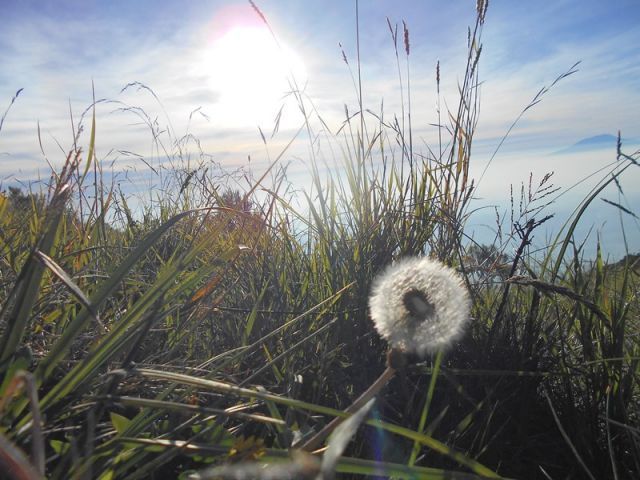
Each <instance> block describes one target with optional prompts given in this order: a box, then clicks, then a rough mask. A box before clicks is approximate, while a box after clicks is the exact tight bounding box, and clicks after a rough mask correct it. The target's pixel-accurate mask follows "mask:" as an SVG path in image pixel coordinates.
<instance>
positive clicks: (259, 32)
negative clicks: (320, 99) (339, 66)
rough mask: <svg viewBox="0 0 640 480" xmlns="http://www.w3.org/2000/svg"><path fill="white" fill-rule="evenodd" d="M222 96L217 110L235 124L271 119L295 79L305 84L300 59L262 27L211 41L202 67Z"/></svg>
mask: <svg viewBox="0 0 640 480" xmlns="http://www.w3.org/2000/svg"><path fill="white" fill-rule="evenodd" d="M200 68H201V69H202V71H201V72H200V73H201V74H204V75H205V76H206V77H208V82H209V83H208V88H211V89H212V90H213V91H214V92H215V93H216V94H217V95H219V97H218V103H217V104H216V112H217V114H218V115H219V116H220V120H223V121H224V122H225V123H227V124H229V123H230V124H231V125H232V126H239V127H240V126H248V125H253V126H255V125H256V122H264V121H267V120H269V121H272V120H273V118H274V117H275V115H276V113H277V111H278V109H279V107H280V105H281V104H282V100H283V98H284V97H285V95H286V93H287V92H289V91H291V85H290V83H289V81H290V79H291V78H295V79H296V81H297V82H299V83H300V82H301V79H302V78H303V76H304V74H305V71H304V65H303V63H302V61H301V60H300V59H299V58H298V57H297V56H296V55H295V54H294V53H293V52H292V51H291V50H290V49H288V48H287V47H286V46H284V45H282V44H278V43H277V42H276V40H275V39H274V38H273V36H272V35H271V32H270V31H269V30H268V29H267V28H266V27H262V26H238V27H233V28H231V29H229V30H228V31H227V32H226V33H225V34H223V35H222V36H220V37H218V38H216V39H214V40H212V42H211V44H210V46H209V47H208V48H207V49H206V50H205V51H204V52H203V60H202V62H201V64H200Z"/></svg>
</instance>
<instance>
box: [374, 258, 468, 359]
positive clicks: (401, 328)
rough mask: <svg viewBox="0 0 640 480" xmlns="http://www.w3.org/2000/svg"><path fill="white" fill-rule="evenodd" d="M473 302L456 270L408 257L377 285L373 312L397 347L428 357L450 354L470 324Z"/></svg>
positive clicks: (385, 273)
mask: <svg viewBox="0 0 640 480" xmlns="http://www.w3.org/2000/svg"><path fill="white" fill-rule="evenodd" d="M470 306H471V302H470V299H469V294H468V293H467V290H466V288H465V287H464V285H463V283H462V280H461V279H460V277H459V276H458V275H457V274H456V273H455V271H453V270H452V269H450V268H448V267H446V266H444V265H442V264H441V263H439V262H436V261H434V260H430V259H429V258H426V257H408V258H405V259H401V260H399V261H397V262H396V263H394V264H393V265H391V266H390V267H388V268H387V269H386V270H385V271H383V272H382V274H380V275H379V276H378V277H377V278H376V279H375V280H374V283H373V288H372V292H371V296H370V297H369V309H370V312H371V317H372V318H373V321H374V323H375V327H376V330H377V331H378V333H379V334H380V335H381V336H382V337H383V338H385V339H386V340H387V341H388V342H389V343H390V344H391V346H392V347H395V348H400V349H402V350H404V351H406V352H415V353H417V354H418V355H421V356H424V355H427V354H429V353H434V352H436V351H438V350H440V349H446V348H447V347H449V346H451V344H452V343H453V342H454V341H455V340H457V339H458V338H459V337H460V336H461V334H462V332H463V331H464V327H465V325H466V323H467V322H468V320H469V309H470Z"/></svg>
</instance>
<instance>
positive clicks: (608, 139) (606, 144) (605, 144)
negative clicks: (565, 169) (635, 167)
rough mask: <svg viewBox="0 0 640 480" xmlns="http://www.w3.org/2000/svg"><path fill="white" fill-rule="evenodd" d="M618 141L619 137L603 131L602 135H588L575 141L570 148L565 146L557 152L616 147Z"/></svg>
mask: <svg viewBox="0 0 640 480" xmlns="http://www.w3.org/2000/svg"><path fill="white" fill-rule="evenodd" d="M617 142H618V137H617V136H615V135H610V134H608V133H602V134H600V135H594V136H592V137H586V138H583V139H582V140H579V141H578V142H576V143H574V144H573V145H571V146H570V147H568V148H563V149H562V150H559V151H557V152H555V153H556V154H558V153H575V152H584V151H587V150H600V149H604V148H615V146H616V144H617Z"/></svg>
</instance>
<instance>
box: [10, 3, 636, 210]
mask: <svg viewBox="0 0 640 480" xmlns="http://www.w3.org/2000/svg"><path fill="white" fill-rule="evenodd" d="M256 4H257V5H258V7H259V8H260V9H261V10H262V12H263V13H264V14H265V15H266V17H267V18H268V20H269V22H270V25H271V27H272V28H273V31H274V32H275V34H276V36H277V38H278V40H279V42H280V48H279V49H278V48H275V47H274V46H273V45H272V39H271V38H270V37H269V36H268V35H264V31H262V28H263V25H262V23H261V21H260V19H259V18H258V16H257V15H256V14H255V12H254V11H253V10H252V9H251V7H250V5H249V4H248V2H246V1H236V2H229V1H218V0H210V1H193V2H177V1H174V2H171V1H157V0H156V1H86V0H85V1H64V0H62V1H26V0H23V1H18V0H4V1H2V2H0V18H2V29H0V53H1V54H0V110H1V111H2V112H4V109H5V108H6V106H8V105H9V102H10V101H11V98H12V97H13V95H14V94H15V92H16V91H17V90H18V89H20V88H24V90H23V91H22V93H21V95H20V96H19V97H18V99H17V100H16V102H15V104H14V105H13V106H12V107H11V110H10V111H9V113H8V115H7V118H6V119H5V122H4V125H3V129H2V131H0V182H1V183H4V184H6V183H11V182H12V181H14V180H15V179H23V180H24V179H32V178H34V177H35V176H37V175H38V173H36V172H38V171H39V172H40V174H41V175H43V176H46V173H47V171H48V165H47V161H49V162H50V163H52V164H54V165H57V164H60V162H61V161H62V160H63V158H64V156H63V152H64V151H66V150H67V149H68V148H69V147H70V146H71V145H72V142H73V135H72V133H71V114H72V116H73V122H74V124H75V125H77V123H78V122H79V120H80V116H81V114H82V112H83V111H85V110H86V108H87V107H88V106H89V105H90V104H91V101H92V86H91V85H92V82H93V83H94V85H95V93H96V98H98V99H105V100H106V101H105V102H102V103H100V104H99V105H98V107H97V111H96V113H97V121H98V131H97V154H98V158H99V159H101V160H102V161H103V162H105V165H108V167H109V168H111V169H113V170H116V171H117V170H126V169H136V170H142V169H144V165H145V164H144V162H142V161H141V160H140V157H143V158H144V159H145V161H146V162H148V163H150V164H152V165H153V164H154V162H157V163H159V162H162V155H161V153H162V152H158V150H157V148H156V146H154V143H153V141H152V138H151V134H150V132H149V129H148V128H146V127H144V126H143V125H140V119H139V117H138V116H137V115H136V112H138V110H132V109H131V108H129V109H126V108H128V107H141V108H143V109H144V111H145V112H146V113H147V114H148V115H149V118H151V119H152V120H154V119H158V125H159V126H160V127H161V128H162V129H164V130H169V132H171V134H172V135H173V138H174V139H175V138H180V137H181V136H182V135H185V134H186V133H192V134H193V135H194V136H195V137H197V138H198V139H199V140H200V142H201V143H200V147H201V148H202V149H203V150H204V151H205V152H206V153H207V154H210V155H211V156H212V158H213V159H214V160H215V161H216V162H219V163H220V164H221V165H222V166H223V167H228V168H237V167H248V168H252V167H251V166H252V165H253V168H259V165H260V164H261V162H262V163H263V164H264V163H266V161H267V156H268V155H270V156H275V155H277V153H278V152H279V149H280V148H281V147H282V146H283V145H285V144H286V143H288V141H289V140H290V139H291V138H292V136H293V134H294V132H296V131H297V129H298V128H299V126H300V122H301V117H300V114H299V112H298V111H297V107H296V104H295V102H292V101H291V99H288V100H285V101H284V103H285V104H286V107H285V109H284V111H283V115H282V119H281V121H280V125H279V126H280V130H279V132H278V134H277V135H275V136H274V138H273V139H271V140H270V142H269V149H270V150H269V151H268V152H267V151H265V147H264V145H263V143H262V140H261V138H260V134H259V131H258V127H260V128H261V129H262V130H263V132H265V134H266V135H269V134H270V132H271V131H272V129H273V126H274V118H275V116H276V114H277V112H278V110H279V108H280V106H281V105H282V104H283V100H282V95H283V92H285V91H286V89H287V84H286V81H285V80H284V73H283V72H284V71H285V70H286V71H292V72H293V73H294V75H295V77H296V80H297V82H298V84H299V86H301V87H302V86H304V88H305V93H306V95H307V98H308V99H309V101H310V102H311V101H312V102H313V106H314V107H315V109H316V111H317V113H318V114H319V115H320V116H321V117H322V119H323V120H324V121H325V122H326V124H327V126H328V127H329V128H330V129H331V130H332V131H333V132H335V131H336V130H337V129H338V127H339V126H340V123H341V122H342V120H343V119H344V105H345V104H346V105H348V107H349V110H350V111H355V110H356V105H357V98H356V93H355V89H354V86H353V82H352V77H351V75H350V73H349V69H348V68H347V66H346V65H345V64H344V62H343V61H342V53H341V49H340V47H339V44H341V45H342V48H343V49H344V52H345V54H346V55H347V57H348V60H349V63H350V65H351V66H352V68H353V67H354V66H355V64H356V59H355V54H356V46H355V7H354V4H355V3H354V2H347V1H341V0H330V1H320V0H308V1H293V0H278V1H276V0H264V1H260V0H258V1H256ZM359 13H360V39H361V62H362V76H363V90H364V103H365V106H366V107H368V108H371V109H372V110H376V111H377V110H379V108H380V103H381V101H384V109H385V115H388V116H391V115H392V114H393V113H399V111H400V104H401V101H400V89H399V82H398V73H397V70H396V63H395V56H394V50H393V46H392V43H391V40H390V34H389V30H388V27H387V23H386V22H387V18H389V20H390V21H391V22H392V24H396V23H398V24H399V25H400V31H401V29H402V21H403V20H405V21H406V22H407V25H408V28H409V32H410V42H411V53H410V56H409V65H410V71H411V77H410V78H411V91H412V98H411V104H412V120H413V125H414V126H415V129H416V136H417V137H418V138H420V139H421V140H422V141H423V142H424V144H429V145H431V144H432V142H433V141H434V138H435V131H434V129H433V128H431V127H429V126H428V125H429V123H433V122H435V121H436V110H435V102H436V96H435V65H436V62H437V61H438V60H439V61H440V63H441V73H442V93H443V98H444V100H445V103H446V104H447V105H455V104H456V103H457V98H456V92H457V81H458V80H459V79H460V77H461V75H462V74H463V70H464V63H465V55H466V41H467V26H469V25H472V23H473V21H474V15H475V2H472V1H454V2H449V1H424V0H423V1H417V0H416V1H403V2H398V1H388V0H371V1H365V0H363V1H361V2H360V4H359ZM639 25H640V2H638V1H637V0H614V1H609V2H602V1H595V0H588V1H581V0H565V1H554V2H517V1H509V0H491V1H490V4H489V11H488V15H487V19H486V23H485V26H484V31H483V37H482V39H483V54H482V59H481V66H480V78H481V80H482V82H483V84H482V87H481V111H480V121H479V124H478V129H477V132H476V136H475V140H474V142H475V143H474V145H475V150H474V153H473V156H472V158H473V162H474V170H473V171H474V172H475V173H476V174H478V175H479V173H480V172H481V171H482V170H483V168H484V166H485V165H486V162H487V161H488V159H489V158H490V157H491V155H492V153H493V152H494V150H495V148H496V147H497V145H498V142H499V141H500V138H501V137H502V136H503V135H504V133H505V132H506V130H507V129H508V127H509V125H510V124H511V123H512V121H513V120H514V119H515V118H516V116H517V115H518V114H519V112H520V111H521V110H522V109H523V108H524V107H525V106H526V105H527V103H528V102H529V101H530V99H531V98H532V97H533V96H534V95H535V93H536V92H537V91H538V90H539V89H540V88H541V87H543V86H544V85H548V84H549V83H551V82H552V81H553V80H554V79H555V78H556V77H557V76H558V75H559V74H561V73H563V72H564V71H566V70H567V69H568V68H569V67H570V66H571V65H573V64H574V63H575V62H577V61H581V64H580V66H579V72H577V73H576V74H574V75H572V76H571V77H569V78H567V79H565V80H563V81H562V82H560V83H559V84H558V85H556V86H555V87H554V88H553V90H552V91H551V92H549V94H548V95H547V96H546V98H545V99H544V101H543V102H542V103H540V104H539V105H537V106H536V107H535V108H534V109H532V110H530V111H529V112H527V114H526V115H525V116H524V118H523V119H522V121H521V122H520V123H519V124H518V126H517V127H516V128H515V129H514V131H513V132H512V133H511V135H510V137H509V139H508V140H507V142H506V143H505V144H504V146H503V148H502V149H501V151H500V152H499V154H498V155H497V156H496V157H495V159H494V160H493V164H492V166H491V167H490V169H489V170H488V171H487V174H486V177H485V178H484V179H483V183H482V186H481V189H480V192H479V193H480V196H481V197H482V199H486V201H487V202H496V203H499V202H500V201H501V200H500V199H501V198H502V199H504V198H505V197H506V196H507V194H508V184H509V183H514V184H516V185H517V184H518V183H519V182H520V181H522V180H526V179H527V178H528V175H529V172H530V171H533V172H534V175H536V176H537V178H541V177H542V176H543V175H544V173H546V171H544V169H547V168H549V167H553V168H554V170H555V171H556V176H555V178H556V180H557V183H558V184H559V186H561V187H563V188H568V187H569V186H571V185H572V184H573V183H575V181H578V180H579V177H580V176H581V175H587V174H588V173H590V172H591V171H593V170H596V169H597V168H600V167H601V166H603V165H605V164H607V163H608V162H610V161H611V160H613V159H614V152H611V151H600V152H592V153H591V154H590V155H585V156H582V157H581V158H580V159H576V160H575V161H573V163H572V162H570V161H568V160H566V161H565V160H560V161H559V160H558V159H551V160H550V159H549V158H548V157H547V156H546V155H548V154H549V153H551V152H555V151H558V150H560V149H562V148H565V147H567V146H570V145H572V144H574V143H576V142H577V141H579V140H581V139H583V138H585V137H590V136H593V135H599V134H603V133H608V134H616V132H617V131H618V130H621V131H622V134H623V137H624V138H628V139H630V140H631V141H633V142H634V143H637V139H638V138H640V117H639V116H638V112H639V111H640V27H639ZM276 57H277V58H276ZM402 61H403V65H402V74H403V76H404V75H405V73H406V70H405V68H406V66H405V65H404V59H402ZM274 65H276V66H274ZM404 80H406V78H404ZM131 82H141V83H142V84H144V85H146V86H148V87H150V88H152V89H153V91H154V92H155V93H156V94H157V96H158V98H159V99H160V101H161V102H162V103H161V105H160V104H158V102H157V101H156V100H155V99H154V98H153V97H152V96H151V95H150V94H149V92H148V91H146V90H144V89H143V90H141V89H138V88H135V87H129V88H126V89H125V90H124V91H122V89H123V87H125V86H126V85H127V84H129V83H131ZM196 109H199V110H198V111H197V112H196V113H194V114H192V112H194V110H196ZM70 111H71V114H70ZM84 123H85V133H84V135H83V136H81V138H80V143H81V144H84V145H86V143H87V136H88V135H87V133H88V132H87V131H86V130H88V125H87V123H86V120H85V122H84ZM38 124H39V126H40V131H41V140H42V149H43V150H44V154H43V152H42V151H41V148H40V144H39V140H38V133H37V126H38ZM167 143H170V142H168V141H167ZM305 145H306V144H305V143H304V141H302V146H299V148H297V149H296V148H295V147H294V148H292V149H291V150H290V152H289V155H288V156H287V157H286V158H284V159H283V161H286V162H290V163H291V166H290V169H291V173H292V175H293V176H295V175H296V174H297V175H299V176H301V177H304V175H305V172H306V171H307V167H308V165H307V163H306V159H307V158H308V155H307V153H308V152H307V147H306V146H305ZM123 152H133V153H135V154H136V155H139V156H140V157H138V156H134V155H131V154H126V153H123ZM248 156H251V158H252V162H253V163H252V164H251V165H249V164H248V161H247V158H248ZM327 156H329V155H328V154H327ZM541 158H542V160H540V159H541ZM575 162H580V163H579V167H576V163H575ZM256 165H257V166H258V167H256ZM505 172H508V175H505ZM634 175H635V174H634ZM637 179H638V177H637V176H635V177H634V176H632V177H631V180H629V181H628V182H627V188H626V190H625V191H626V192H627V194H628V195H630V196H631V197H634V198H638V197H639V196H640V192H639V191H638V190H639V189H638V187H637V186H636V185H638V182H636V180H637ZM585 188H588V186H587V185H585V186H583V189H585ZM568 197H569V195H567V196H565V197H563V198H565V199H566V198H568ZM567 202H568V201H567ZM570 208H571V206H570V205H569V204H568V203H566V204H561V205H559V209H560V210H562V209H566V210H570ZM603 212H604V210H603Z"/></svg>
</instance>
